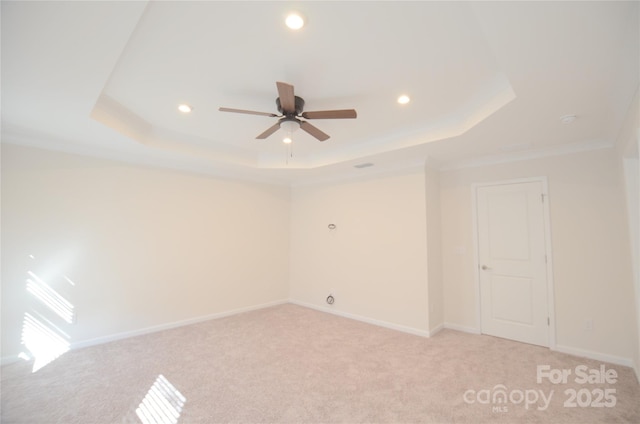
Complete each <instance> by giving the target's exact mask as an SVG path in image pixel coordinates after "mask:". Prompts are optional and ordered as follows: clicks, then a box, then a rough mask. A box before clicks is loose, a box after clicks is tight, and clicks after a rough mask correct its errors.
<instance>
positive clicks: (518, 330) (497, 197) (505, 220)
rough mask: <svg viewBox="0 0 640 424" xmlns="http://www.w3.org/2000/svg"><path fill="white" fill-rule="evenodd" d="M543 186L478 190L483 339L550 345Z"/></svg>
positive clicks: (511, 186)
mask: <svg viewBox="0 0 640 424" xmlns="http://www.w3.org/2000/svg"><path fill="white" fill-rule="evenodd" d="M542 195H543V191H542V183H540V182H527V183H518V184H502V185H495V186H484V187H478V188H477V190H476V196H477V197H476V200H477V214H478V215H477V218H478V219H477V223H478V259H479V262H480V269H479V273H480V278H479V280H480V300H481V302H480V307H481V319H482V326H481V327H482V333H484V334H489V335H493V336H498V337H504V338H508V339H512V340H518V341H522V342H526V343H532V344H536V345H541V346H548V345H549V330H548V321H547V318H548V313H547V311H548V306H547V278H546V262H545V223H544V208H543V203H542V202H543V196H542Z"/></svg>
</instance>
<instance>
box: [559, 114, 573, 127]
mask: <svg viewBox="0 0 640 424" xmlns="http://www.w3.org/2000/svg"><path fill="white" fill-rule="evenodd" d="M576 118H577V116H576V115H564V116H562V117H560V122H562V123H563V124H565V125H566V124H570V123H572V122H573V121H575V120H576Z"/></svg>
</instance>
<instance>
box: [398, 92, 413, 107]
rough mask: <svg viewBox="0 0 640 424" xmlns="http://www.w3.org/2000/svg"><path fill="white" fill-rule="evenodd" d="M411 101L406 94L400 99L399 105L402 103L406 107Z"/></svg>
mask: <svg viewBox="0 0 640 424" xmlns="http://www.w3.org/2000/svg"><path fill="white" fill-rule="evenodd" d="M410 101H411V99H410V98H409V96H407V95H406V94H403V95H402V96H400V97H398V103H400V104H401V105H406V104H407V103H409V102H410Z"/></svg>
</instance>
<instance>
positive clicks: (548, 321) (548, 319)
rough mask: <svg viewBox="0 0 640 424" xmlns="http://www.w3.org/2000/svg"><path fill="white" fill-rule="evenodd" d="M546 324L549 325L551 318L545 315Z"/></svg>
mask: <svg viewBox="0 0 640 424" xmlns="http://www.w3.org/2000/svg"><path fill="white" fill-rule="evenodd" d="M547 325H551V318H549V317H547Z"/></svg>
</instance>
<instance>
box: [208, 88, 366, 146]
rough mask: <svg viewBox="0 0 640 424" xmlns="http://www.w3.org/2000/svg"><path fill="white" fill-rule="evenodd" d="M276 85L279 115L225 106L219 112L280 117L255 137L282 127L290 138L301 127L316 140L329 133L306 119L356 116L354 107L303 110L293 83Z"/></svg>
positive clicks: (271, 132)
mask: <svg viewBox="0 0 640 424" xmlns="http://www.w3.org/2000/svg"><path fill="white" fill-rule="evenodd" d="M276 86H277V88H278V97H277V98H276V109H277V110H278V112H280V115H277V114H275V113H269V112H256V111H252V110H244V109H232V108H227V107H221V108H219V109H218V110H220V111H221V112H232V113H244V114H249V115H260V116H268V117H271V118H280V119H278V122H276V123H275V124H274V125H272V126H271V127H269V128H267V129H266V130H265V131H264V132H262V133H261V134H259V135H258V136H257V137H256V138H257V139H265V138H267V137H269V136H270V135H271V134H273V133H275V132H276V131H278V130H279V129H281V128H282V129H284V130H285V131H286V132H287V135H286V138H288V139H289V140H291V139H292V137H291V135H292V134H293V132H295V131H297V129H298V128H302V130H303V131H305V132H306V133H308V134H310V135H311V136H313V137H315V138H316V139H317V140H319V141H325V140H327V139H328V138H329V135H328V134H326V133H324V132H323V131H321V130H320V129H319V128H317V127H316V126H314V125H312V124H310V123H309V122H307V121H306V119H354V118H357V116H358V114H357V113H356V111H355V109H342V110H322V111H314V112H304V99H303V98H302V97H298V96H296V95H295V94H294V88H293V85H291V84H287V83H285V82H276ZM301 118H302V119H301ZM285 140H286V139H285ZM290 142H291V141H289V143H290ZM285 143H286V141H285Z"/></svg>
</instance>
